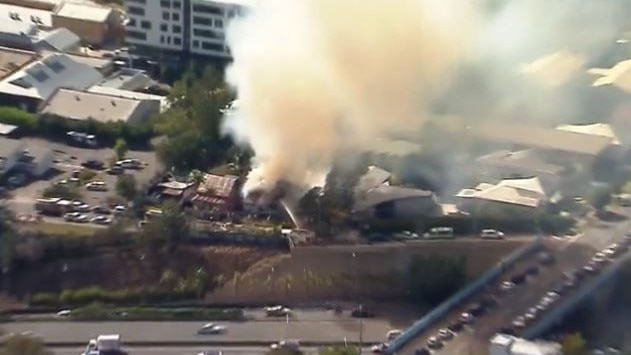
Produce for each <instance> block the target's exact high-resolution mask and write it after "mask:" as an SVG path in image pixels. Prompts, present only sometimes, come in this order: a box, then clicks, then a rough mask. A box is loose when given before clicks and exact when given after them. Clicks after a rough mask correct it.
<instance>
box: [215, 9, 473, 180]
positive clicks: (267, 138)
mask: <svg viewBox="0 0 631 355" xmlns="http://www.w3.org/2000/svg"><path fill="white" fill-rule="evenodd" d="M472 3H473V1H470V0H397V1H389V0H263V1H260V2H259V3H258V4H257V5H256V6H254V7H253V8H252V9H251V11H250V12H249V15H248V16H246V17H245V18H244V19H242V20H237V21H234V22H233V23H232V25H231V27H230V29H229V32H228V41H229V45H230V48H231V51H232V55H233V58H234V62H233V64H232V65H231V66H230V67H229V69H228V71H227V78H228V81H229V83H230V84H231V85H233V86H234V87H235V88H236V90H237V94H238V105H237V106H236V108H235V110H233V112H232V113H231V114H230V115H228V116H227V117H226V120H225V129H226V130H227V131H228V132H229V133H231V134H232V135H233V136H234V137H235V138H236V139H237V140H238V141H241V142H244V143H248V144H250V145H251V147H252V148H253V149H254V151H255V153H256V157H255V161H254V165H255V170H254V171H253V172H252V173H251V176H250V177H249V179H248V180H249V184H250V186H249V187H253V186H252V184H256V185H259V184H261V185H262V186H263V187H267V188H269V187H272V186H273V185H274V184H275V183H276V182H278V181H279V180H286V181H289V182H292V183H294V184H298V185H303V186H304V185H307V186H311V185H314V184H317V183H318V182H320V181H323V177H324V176H325V175H326V173H327V172H328V170H329V169H330V166H331V164H332V161H333V160H334V158H335V157H336V154H337V153H338V152H340V151H342V150H357V151H361V150H367V149H370V150H374V149H375V142H381V141H384V140H387V139H388V138H389V137H391V136H393V135H395V134H398V133H404V132H412V131H415V130H418V129H420V128H421V127H422V125H423V122H424V120H425V117H426V114H427V107H428V104H429V103H430V102H431V101H432V100H433V99H434V98H435V97H436V96H437V95H439V94H440V92H441V91H442V90H443V89H444V88H445V87H446V85H447V83H448V81H449V79H450V76H451V74H452V72H453V71H454V68H455V67H456V66H457V65H458V63H459V61H460V60H461V59H462V58H463V56H464V52H465V51H466V48H467V45H469V44H470V43H469V42H470V33H471V31H472V29H473V28H474V27H475V25H476V23H475V22H476V21H475V20H476V16H475V14H474V11H473V10H474V9H472V8H471V4H472ZM377 149H379V148H377ZM383 149H384V150H387V148H385V147H384V148H383Z"/></svg>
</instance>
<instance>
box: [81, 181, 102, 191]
mask: <svg viewBox="0 0 631 355" xmlns="http://www.w3.org/2000/svg"><path fill="white" fill-rule="evenodd" d="M85 187H86V189H88V190H90V191H107V184H106V183H105V181H92V182H89V183H87V184H85Z"/></svg>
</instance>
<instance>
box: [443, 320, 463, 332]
mask: <svg viewBox="0 0 631 355" xmlns="http://www.w3.org/2000/svg"><path fill="white" fill-rule="evenodd" d="M463 328H464V323H463V322H462V321H460V320H457V321H455V322H452V323H451V324H449V326H448V327H447V329H449V330H451V331H452V332H454V333H458V332H460V331H461V330H462V329H463Z"/></svg>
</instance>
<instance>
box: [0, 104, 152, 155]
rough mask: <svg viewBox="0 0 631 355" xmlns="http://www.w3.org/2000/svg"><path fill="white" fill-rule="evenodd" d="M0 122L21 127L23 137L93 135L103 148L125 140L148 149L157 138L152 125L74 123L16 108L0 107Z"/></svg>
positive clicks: (88, 120) (57, 137) (137, 146)
mask: <svg viewBox="0 0 631 355" xmlns="http://www.w3.org/2000/svg"><path fill="white" fill-rule="evenodd" d="M0 123H6V124H11V125H15V126H18V127H20V130H21V131H22V133H23V134H33V135H39V136H43V137H46V138H51V139H58V140H62V139H65V138H66V133H67V132H68V131H77V132H86V133H89V134H94V135H95V136H96V137H97V140H98V141H99V143H100V144H102V145H107V146H112V145H114V143H115V142H116V139H117V138H123V139H124V140H125V141H126V142H127V144H129V145H130V147H132V148H144V147H147V146H149V143H150V140H151V138H153V137H154V132H153V128H152V127H151V125H150V124H149V123H144V124H129V123H126V122H122V121H115V122H100V121H96V120H94V119H91V118H89V119H87V120H72V119H68V118H64V117H61V116H56V115H50V114H42V115H39V116H37V115H35V114H32V113H29V112H26V111H23V110H20V109H17V108H14V107H7V106H0Z"/></svg>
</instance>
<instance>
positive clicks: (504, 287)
mask: <svg viewBox="0 0 631 355" xmlns="http://www.w3.org/2000/svg"><path fill="white" fill-rule="evenodd" d="M513 288H515V284H514V283H512V282H510V281H504V282H502V284H501V285H500V290H502V291H510V290H512V289H513Z"/></svg>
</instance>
